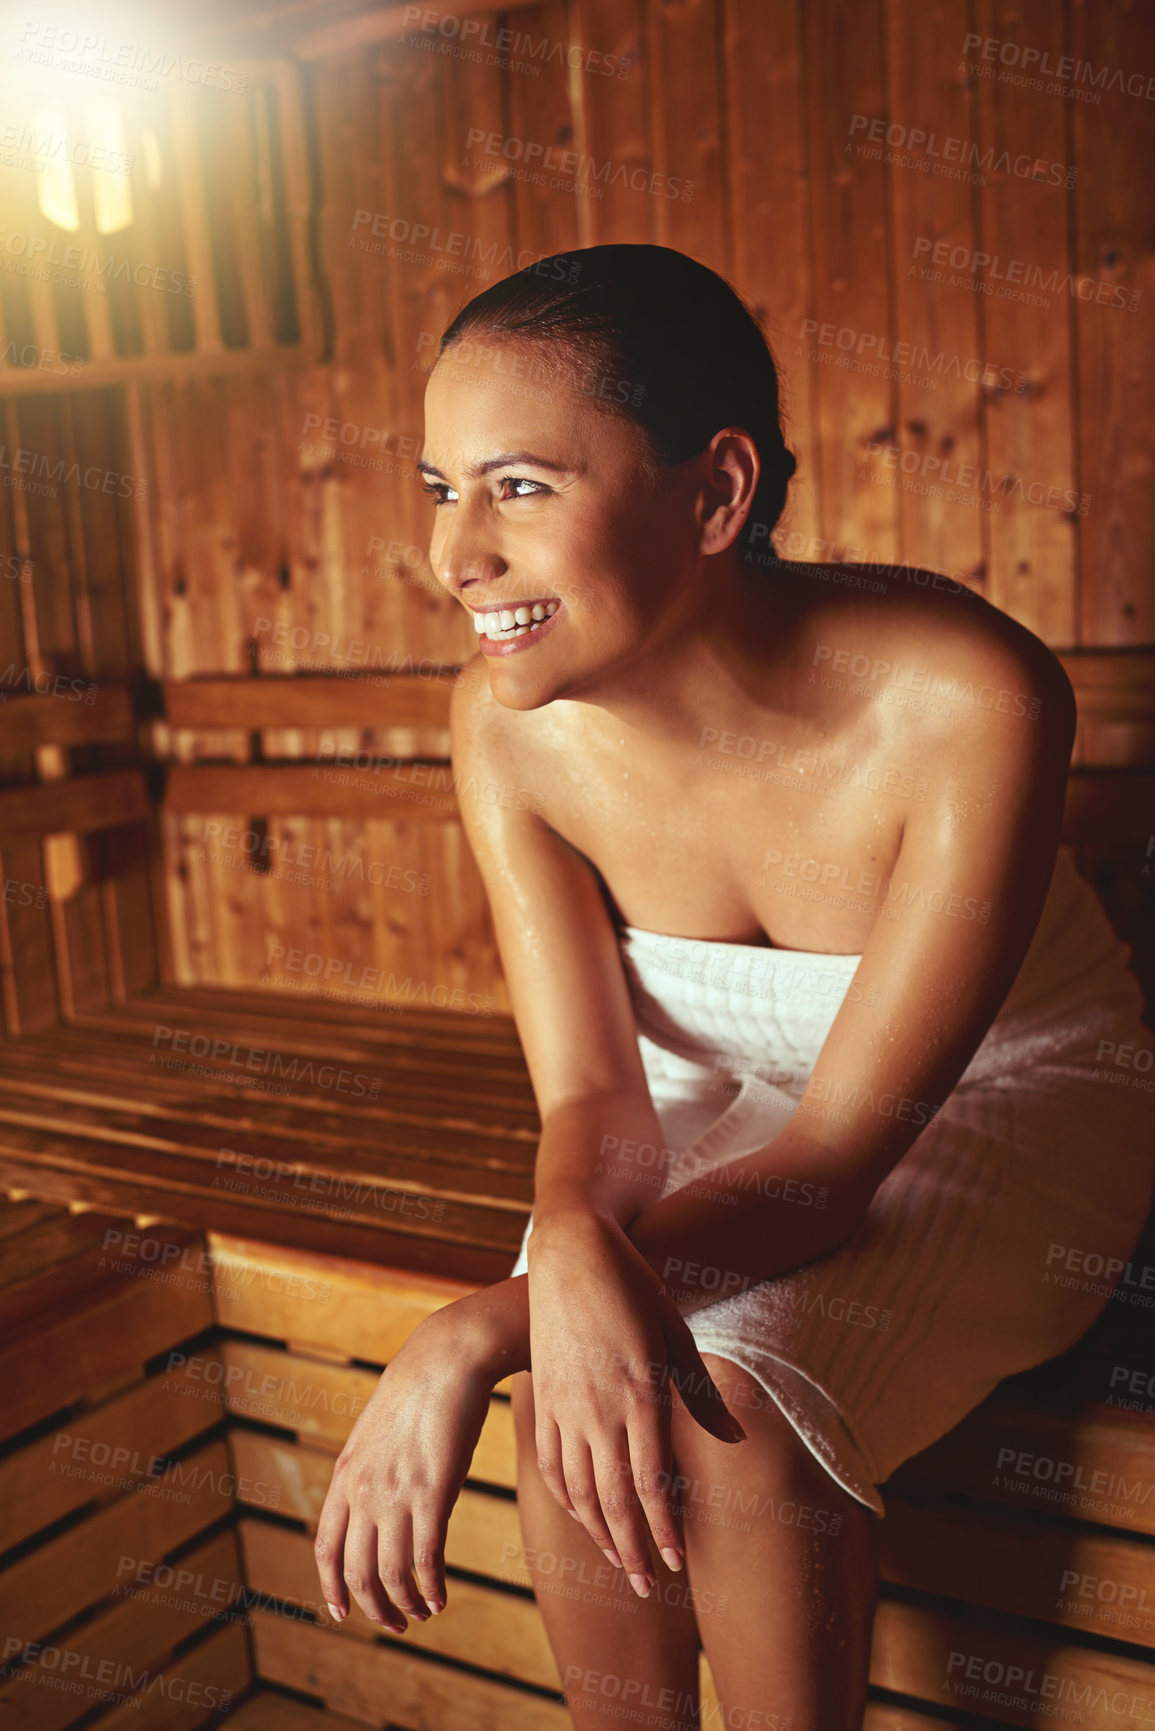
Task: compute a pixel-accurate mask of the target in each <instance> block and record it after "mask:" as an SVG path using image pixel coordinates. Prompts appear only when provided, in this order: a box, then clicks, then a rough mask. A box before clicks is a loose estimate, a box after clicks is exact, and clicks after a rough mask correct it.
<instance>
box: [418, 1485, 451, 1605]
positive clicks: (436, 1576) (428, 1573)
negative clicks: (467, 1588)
mask: <svg viewBox="0 0 1155 1731" xmlns="http://www.w3.org/2000/svg"><path fill="white" fill-rule="evenodd" d="M448 1524H449V1523H448V1517H447V1516H446V1515H444V1514H439V1513H438V1512H437V1511H436V1510H435V1509H433V1508H432V1507H427V1506H425V1505H424V1504H419V1505H418V1506H417V1507H416V1508H414V1510H413V1573H414V1575H415V1576H416V1578H417V1587H418V1591H419V1592H420V1594H421V1597H422V1598H423V1600H424V1601H425V1603H426V1605H428V1607H429V1609H430V1611H431V1612H432V1614H433V1615H434V1616H436V1615H437V1613H438V1612H439V1611H443V1610H444V1609H445V1601H446V1591H445V1534H446V1529H447V1527H448Z"/></svg>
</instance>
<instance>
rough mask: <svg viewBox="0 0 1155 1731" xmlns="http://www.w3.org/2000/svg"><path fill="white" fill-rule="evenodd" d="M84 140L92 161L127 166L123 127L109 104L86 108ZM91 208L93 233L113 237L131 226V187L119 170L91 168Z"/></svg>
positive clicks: (104, 103) (125, 176)
mask: <svg viewBox="0 0 1155 1731" xmlns="http://www.w3.org/2000/svg"><path fill="white" fill-rule="evenodd" d="M87 115H88V137H89V142H90V145H91V149H92V153H93V157H94V159H95V160H97V161H100V160H104V161H107V162H114V163H119V164H124V165H127V163H128V152H127V151H126V150H125V148H124V127H123V126H122V125H121V119H120V113H119V110H118V109H116V108H114V107H113V105H112V103H111V102H91V103H89V105H88V110H87ZM92 209H93V216H94V218H95V220H96V232H97V234H117V233H119V231H120V230H121V229H122V228H131V226H132V185H131V182H130V179H129V176H128V174H127V173H125V172H124V171H123V169H118V170H111V169H98V168H93V169H92Z"/></svg>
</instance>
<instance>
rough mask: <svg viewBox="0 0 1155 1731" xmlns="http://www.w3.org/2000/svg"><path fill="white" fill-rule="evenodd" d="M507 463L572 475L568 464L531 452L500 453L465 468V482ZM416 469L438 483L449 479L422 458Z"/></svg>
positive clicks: (501, 467) (503, 466) (556, 473)
mask: <svg viewBox="0 0 1155 1731" xmlns="http://www.w3.org/2000/svg"><path fill="white" fill-rule="evenodd" d="M509 463H528V464H529V466H530V467H531V468H533V469H549V470H551V471H552V472H553V473H554V474H555V475H566V474H570V473H572V470H571V467H570V465H569V464H567V463H551V462H550V460H549V458H548V457H539V456H537V455H536V453H535V452H533V451H502V452H500V453H499V455H498V456H496V457H487V458H486V459H485V461H484V463H474V464H472V465H471V466H470V467H469V468H467V469H466V471H465V477H466V480H469V481H473V480H476V479H477V478H478V477H479V476H481V475H488V474H490V473H491V471H492V470H494V469H504V468H505V467H506V466H507V464H509ZM416 467H417V468H418V470H419V471H420V473H421V474H423V475H436V477H437V479H438V480H439V481H447V480H448V479H449V477H448V476H447V475H443V474H442V473H441V470H440V469H437V468H435V467H434V466H433V464H432V463H427V462H426V461H425V458H424V457H422V458H421V459H420V461H419V462H418V463H417V465H416Z"/></svg>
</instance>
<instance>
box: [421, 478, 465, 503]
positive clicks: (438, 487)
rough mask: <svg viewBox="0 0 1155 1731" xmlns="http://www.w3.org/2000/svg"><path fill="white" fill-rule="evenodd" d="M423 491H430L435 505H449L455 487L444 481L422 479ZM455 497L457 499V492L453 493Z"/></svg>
mask: <svg viewBox="0 0 1155 1731" xmlns="http://www.w3.org/2000/svg"><path fill="white" fill-rule="evenodd" d="M421 491H422V492H423V493H428V494H429V497H430V498H431V499H432V500H433V503H434V504H435V505H448V503H449V495H450V494H451V493H453V488H452V487H450V486H448V485H447V484H446V482H444V481H422V483H421ZM453 497H454V498H455V499H456V497H457V494H456V493H453Z"/></svg>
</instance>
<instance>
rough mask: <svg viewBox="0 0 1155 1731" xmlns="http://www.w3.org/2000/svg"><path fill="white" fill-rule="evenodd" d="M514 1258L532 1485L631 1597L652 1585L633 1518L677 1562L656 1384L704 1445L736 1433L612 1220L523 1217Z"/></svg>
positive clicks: (573, 1215)
mask: <svg viewBox="0 0 1155 1731" xmlns="http://www.w3.org/2000/svg"><path fill="white" fill-rule="evenodd" d="M527 1254H528V1258H529V1312H530V1321H529V1333H530V1358H531V1361H532V1370H533V1397H534V1409H535V1413H536V1419H537V1436H536V1441H537V1453H538V1462H539V1465H540V1469H541V1473H542V1476H543V1478H544V1479H545V1482H546V1484H547V1485H548V1487H549V1489H550V1490H551V1491H552V1493H553V1495H554V1497H555V1498H556V1499H557V1501H558V1502H559V1503H560V1504H561V1506H562V1507H563V1508H565V1509H567V1510H568V1511H569V1512H570V1513H571V1514H573V1515H574V1516H575V1518H576V1519H577V1520H579V1521H580V1522H581V1523H582V1525H583V1526H584V1527H585V1528H586V1530H587V1532H588V1533H589V1534H590V1536H591V1538H592V1539H593V1540H594V1542H595V1544H597V1545H598V1546H599V1547H600V1549H601V1550H602V1551H603V1552H604V1553H605V1555H606V1556H607V1557H608V1558H609V1560H610V1562H611V1563H613V1565H614V1566H615V1568H624V1569H625V1571H626V1573H627V1574H628V1575H629V1577H630V1580H631V1584H632V1585H633V1587H634V1590H635V1592H637V1593H639V1595H640V1596H641V1597H642V1598H645V1597H646V1595H647V1593H648V1592H649V1591H650V1586H651V1585H652V1584H653V1580H654V1576H653V1571H652V1567H651V1563H650V1557H649V1552H648V1550H647V1547H646V1523H647V1521H648V1523H649V1530H650V1532H651V1533H652V1534H653V1537H654V1541H655V1543H656V1545H657V1547H658V1550H659V1551H660V1552H661V1554H662V1556H663V1557H664V1558H665V1560H666V1562H667V1563H668V1564H669V1566H670V1567H671V1568H672V1569H679V1568H681V1566H682V1562H683V1559H684V1548H683V1543H682V1536H681V1533H680V1530H679V1526H678V1522H677V1518H676V1514H675V1508H674V1498H673V1496H672V1494H671V1493H672V1490H673V1470H672V1453H671V1447H670V1406H671V1396H670V1391H669V1384H670V1382H671V1381H672V1382H673V1383H674V1386H675V1387H677V1388H678V1390H679V1393H680V1394H681V1396H682V1399H683V1401H684V1403H685V1405H686V1407H687V1409H688V1410H689V1412H690V1413H691V1415H692V1416H693V1417H694V1418H695V1419H697V1421H698V1423H699V1424H701V1425H702V1426H703V1427H704V1429H706V1430H708V1431H709V1432H710V1433H711V1435H712V1436H716V1437H718V1438H719V1439H720V1440H721V1441H723V1442H738V1441H741V1440H742V1439H743V1438H744V1436H745V1434H746V1433H745V1432H744V1431H743V1430H742V1427H741V1426H740V1425H739V1424H738V1422H737V1420H736V1419H734V1418H733V1417H732V1415H731V1414H730V1413H729V1412H728V1410H727V1408H726V1406H725V1403H724V1402H723V1400H722V1396H721V1395H720V1393H719V1392H718V1388H717V1385H716V1384H715V1382H714V1380H713V1378H712V1377H711V1375H710V1373H709V1371H708V1370H707V1369H706V1366H705V1364H704V1363H703V1361H702V1357H701V1354H700V1353H699V1351H698V1348H697V1346H696V1345H695V1342H694V1337H693V1335H692V1334H691V1332H690V1327H689V1324H688V1323H687V1322H686V1320H685V1318H684V1317H683V1316H682V1315H681V1313H680V1312H679V1310H678V1308H677V1306H676V1305H675V1303H674V1301H673V1299H672V1298H670V1297H669V1295H668V1294H667V1292H666V1290H665V1288H664V1287H663V1285H662V1281H661V1279H660V1277H659V1276H658V1274H657V1273H656V1272H655V1271H654V1269H653V1268H651V1266H650V1264H649V1263H648V1262H647V1261H646V1259H645V1257H644V1256H643V1255H642V1254H641V1252H640V1251H639V1250H638V1249H636V1247H635V1246H634V1245H633V1244H632V1243H631V1242H630V1240H629V1238H628V1237H627V1236H626V1233H625V1231H624V1230H623V1228H622V1227H621V1226H619V1225H618V1224H617V1223H616V1222H615V1221H614V1220H613V1219H610V1218H605V1217H602V1216H600V1215H598V1214H595V1213H594V1212H593V1211H592V1210H588V1209H583V1208H580V1207H579V1208H575V1209H572V1210H567V1211H566V1212H565V1213H558V1214H553V1215H549V1216H547V1217H546V1218H545V1219H544V1220H542V1221H535V1224H534V1230H533V1232H532V1233H531V1235H530V1239H529V1243H528V1246H527ZM643 1510H644V1518H643V1514H642V1511H643ZM647 1583H648V1584H647Z"/></svg>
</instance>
